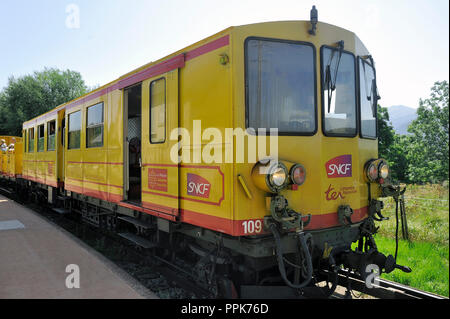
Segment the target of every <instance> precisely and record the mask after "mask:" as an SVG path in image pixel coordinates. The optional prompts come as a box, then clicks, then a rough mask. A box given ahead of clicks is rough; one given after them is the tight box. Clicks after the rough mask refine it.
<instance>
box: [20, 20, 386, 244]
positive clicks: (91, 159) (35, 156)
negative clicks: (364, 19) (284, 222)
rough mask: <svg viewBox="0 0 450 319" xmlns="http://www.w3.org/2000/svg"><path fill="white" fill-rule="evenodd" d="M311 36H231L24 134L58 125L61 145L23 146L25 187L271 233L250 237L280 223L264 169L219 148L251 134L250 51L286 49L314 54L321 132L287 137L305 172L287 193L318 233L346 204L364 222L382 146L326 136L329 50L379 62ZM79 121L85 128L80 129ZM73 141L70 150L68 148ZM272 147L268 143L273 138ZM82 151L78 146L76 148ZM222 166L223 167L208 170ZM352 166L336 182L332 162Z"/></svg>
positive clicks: (292, 25) (344, 36)
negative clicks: (256, 174)
mask: <svg viewBox="0 0 450 319" xmlns="http://www.w3.org/2000/svg"><path fill="white" fill-rule="evenodd" d="M309 27H310V24H309V22H303V21H288V22H272V23H260V24H254V25H246V26H239V27H232V28H229V29H226V30H224V31H222V32H220V33H218V34H216V35H213V36H211V37H209V38H207V39H204V40H202V41H200V42H198V43H196V44H193V45H191V46H189V47H187V48H185V49H183V50H180V51H178V52H175V53H173V54H172V55H170V56H168V57H165V58H163V59H161V60H158V61H156V62H153V63H150V64H147V65H145V66H143V67H141V68H139V69H137V70H134V71H132V72H130V73H128V74H126V75H124V76H122V77H121V78H119V79H117V80H115V81H113V82H111V83H109V84H107V85H105V86H103V87H100V88H98V89H97V90H95V91H93V92H91V93H89V94H88V95H85V96H83V97H80V98H78V99H76V100H74V101H71V102H68V103H66V104H64V105H62V106H59V107H58V108H57V109H56V110H54V111H52V112H50V113H47V114H44V115H43V116H41V117H38V118H37V119H34V120H31V121H29V122H26V123H24V132H25V135H24V137H25V138H28V132H29V130H30V129H31V128H34V130H35V133H36V132H37V131H38V130H39V125H42V124H43V123H44V124H45V123H47V122H48V121H50V120H52V119H56V121H57V135H56V140H57V141H59V142H60V143H56V144H57V149H56V150H55V151H54V152H47V151H43V152H37V151H36V149H37V147H38V141H37V138H34V140H33V143H34V146H33V147H34V151H33V152H29V151H28V150H29V148H28V146H27V145H28V143H26V144H24V145H25V149H26V152H25V153H24V161H23V163H24V164H23V170H24V173H23V174H24V176H27V178H28V179H30V180H33V181H37V182H41V183H43V184H46V185H51V186H54V185H57V182H58V181H60V182H64V187H65V189H66V190H69V191H71V192H75V193H80V194H85V195H88V196H91V197H96V198H100V199H102V200H106V201H110V202H114V203H118V204H119V205H123V206H126V207H130V208H133V209H136V210H140V211H143V212H146V213H149V214H153V215H157V216H159V217H164V218H167V219H171V220H178V221H181V222H185V223H191V224H194V225H198V226H202V227H205V228H209V229H213V230H216V231H219V232H224V233H228V234H232V235H236V236H241V235H257V234H259V233H262V232H264V230H263V228H262V227H258V228H257V229H256V228H255V229H253V230H249V229H248V227H246V226H245V223H246V222H248V221H251V220H253V221H254V220H260V221H263V220H264V217H266V216H268V215H270V210H268V207H267V200H266V199H267V197H268V196H269V194H268V193H267V192H265V191H264V190H261V189H260V188H258V187H257V185H256V184H255V183H254V182H253V180H252V176H251V172H252V169H253V167H254V166H255V163H254V162H250V163H249V162H247V161H244V162H243V163H238V162H237V161H235V160H233V161H231V162H229V161H228V162H227V161H225V160H224V159H225V154H227V153H229V152H231V153H232V154H236V153H237V152H238V149H237V146H236V144H237V143H236V139H233V141H234V143H228V142H226V141H225V142H224V140H223V139H220V140H219V139H217V141H215V140H214V139H215V137H217V136H219V137H220V136H221V137H226V136H227V129H243V130H245V129H246V74H245V68H246V67H245V63H246V62H245V57H246V52H245V43H246V40H247V39H249V38H258V39H281V40H283V41H293V42H302V43H308V45H309V46H311V47H312V48H313V50H314V59H315V60H314V64H315V65H314V72H315V75H314V77H315V83H314V86H315V97H314V99H315V105H316V106H315V107H316V114H315V119H316V130H315V132H314V133H313V134H310V135H309V136H298V135H294V136H282V135H280V136H279V137H278V157H279V159H280V160H282V161H286V163H301V164H302V165H303V166H304V167H305V169H306V171H307V178H306V181H305V183H304V184H303V185H301V186H299V187H298V188H297V189H285V190H283V191H281V192H280V194H281V195H283V196H284V197H285V198H286V199H287V200H288V201H289V206H290V207H291V208H292V209H294V210H295V211H298V212H301V213H302V214H311V215H312V219H311V223H310V225H309V226H308V227H309V229H321V228H328V227H334V226H338V225H339V224H338V220H337V213H336V212H337V209H338V207H339V206H341V205H349V206H350V207H352V209H353V210H354V212H355V214H354V216H355V220H354V221H355V222H358V221H360V220H362V219H364V218H365V217H366V216H367V207H368V201H369V193H368V192H369V189H368V184H367V182H366V181H365V177H364V165H365V164H366V163H367V161H369V160H370V159H374V158H377V156H378V150H377V139H376V138H374V139H365V138H361V137H360V135H359V134H356V136H354V137H331V136H326V135H325V134H324V130H323V123H322V117H323V116H322V110H323V107H322V103H323V102H322V94H321V90H322V80H321V67H320V66H321V54H320V50H321V48H322V46H324V45H326V46H331V45H333V44H334V43H336V42H338V41H341V40H343V41H344V42H345V50H346V51H347V52H351V53H352V54H354V55H355V56H366V55H368V54H369V52H368V51H367V50H366V49H365V47H364V45H363V44H362V43H361V41H360V40H359V39H358V38H357V37H356V36H355V34H354V33H352V32H349V31H347V30H344V29H341V28H337V27H335V26H331V25H327V24H324V23H319V24H318V32H317V34H316V35H315V36H312V35H309V34H308V29H309ZM161 90H164V91H161ZM355 94H356V92H355ZM89 110H90V111H89ZM100 110H102V111H101V114H102V116H100ZM91 111H92V115H90V114H91V113H89V112H91ZM49 114H53V115H49ZM77 114H78V115H77ZM63 121H64V122H65V130H63V129H62V125H63V124H62V123H63ZM71 121H72V123H75V122H76V123H77V124H76V125H74V126H72V127H71V124H70V122H71ZM152 121H154V122H152ZM199 121H201V122H199ZM152 123H155V124H154V125H155V126H157V127H155V129H152V127H153V126H152V125H153V124H152ZM158 123H159V124H158ZM162 123H163V124H162ZM158 125H159V126H158ZM161 125H162V126H161ZM199 127H201V129H200V130H197V129H198V128H199ZM133 129H136V130H137V131H138V135H137V136H138V140H139V141H138V142H137V140H136V139H135V140H133V138H132V136H134V135H133V134H134V133H135V132H133V131H132V130H133ZM206 129H210V130H206ZM45 131H46V133H45V134H47V128H46V129H45ZM100 131H101V134H100V133H99V132H100ZM198 131H200V132H201V133H200V134H197V132H198ZM63 132H64V141H65V145H64V146H63V145H62V141H61V138H58V136H60V134H63ZM180 133H184V134H185V135H183V134H181V135H180ZM89 134H91V135H89ZM180 136H181V137H180ZM202 136H203V139H202ZM134 137H136V136H134ZM185 137H186V138H185ZM153 139H155V141H153ZM263 139H264V140H265V142H266V145H269V144H270V138H269V137H266V138H263ZM26 141H27V142H28V139H26ZM100 141H101V142H100ZM179 141H180V144H179V146H177V143H178V142H179ZM72 142H73V143H74V146H75V147H69V145H68V144H69V143H72ZM78 143H79V144H78ZM88 143H91V144H92V145H93V146H92V145H91V146H89V145H88ZM258 144H259V142H258ZM130 145H131V148H130ZM247 146H248V145H246V147H247ZM46 149H47V135H45V150H46ZM131 149H132V150H133V151H130V150H131ZM245 149H247V148H245ZM174 150H175V151H174ZM212 152H214V154H213V153H212ZM173 153H175V154H178V156H179V157H180V158H181V161H180V162H179V163H178V162H174V161H173ZM205 154H206V159H205V156H204V155H205ZM211 154H212V155H211ZM218 154H219V155H221V156H219V155H218ZM171 155H172V156H171ZM208 155H209V157H208ZM216 155H217V157H218V158H220V159H221V160H220V161H214V160H209V159H211V158H213V159H214V158H215V157H214V156H216ZM248 155H249V154H248V153H247V151H246V152H245V156H244V158H245V159H247V156H248ZM342 156H344V157H345V159H346V160H347V163H348V164H349V165H351V174H350V175H346V176H344V177H343V176H338V177H330V172H329V171H328V167H329V165H331V164H330V163H334V161H338V160H339V159H340V158H341V157H342ZM175 157H176V156H175ZM138 159H139V160H138ZM256 159H257V160H260V159H262V158H260V157H258V158H256ZM51 163H55V166H54V167H53V166H52V167H51V165H50V164H51ZM52 165H53V164H52ZM239 177H240V178H239ZM371 191H372V194H371V197H372V198H376V197H377V196H379V187H376V186H374V187H372V189H371Z"/></svg>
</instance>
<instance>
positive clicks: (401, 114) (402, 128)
mask: <svg viewBox="0 0 450 319" xmlns="http://www.w3.org/2000/svg"><path fill="white" fill-rule="evenodd" d="M388 112H389V120H390V121H391V123H392V126H393V127H394V130H395V132H396V133H397V134H401V135H405V134H409V133H408V126H409V124H411V122H412V121H413V120H415V119H416V117H417V114H416V109H415V108H412V107H408V106H404V105H393V106H390V107H388Z"/></svg>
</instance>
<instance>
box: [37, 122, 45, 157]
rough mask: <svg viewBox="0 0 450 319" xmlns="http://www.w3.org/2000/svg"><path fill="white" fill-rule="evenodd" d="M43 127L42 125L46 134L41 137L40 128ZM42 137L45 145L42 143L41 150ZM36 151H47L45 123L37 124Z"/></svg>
mask: <svg viewBox="0 0 450 319" xmlns="http://www.w3.org/2000/svg"><path fill="white" fill-rule="evenodd" d="M41 127H42V131H43V132H44V136H42V137H39V135H40V134H39V133H40V128H41ZM41 139H43V141H44V145H42V150H39V142H40V140H41ZM36 151H37V152H38V153H42V152H45V123H42V124H39V125H38V126H37V146H36Z"/></svg>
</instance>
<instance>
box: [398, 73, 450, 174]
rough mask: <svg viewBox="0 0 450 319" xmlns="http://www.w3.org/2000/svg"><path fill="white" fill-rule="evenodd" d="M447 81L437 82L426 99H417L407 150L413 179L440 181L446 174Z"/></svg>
mask: <svg viewBox="0 0 450 319" xmlns="http://www.w3.org/2000/svg"><path fill="white" fill-rule="evenodd" d="M448 102H449V97H448V82H447V81H443V82H436V83H434V86H433V87H432V88H431V94H430V97H429V98H428V99H425V100H422V99H420V101H419V108H418V109H417V119H416V120H414V121H413V122H412V123H411V125H410V126H409V128H408V132H410V133H412V137H411V141H410V144H409V149H408V155H407V156H408V162H409V165H408V174H409V178H410V179H411V180H412V181H413V182H419V183H426V182H432V183H435V182H442V181H444V180H448V177H449V147H448V144H449V131H448V128H449V127H448V126H449V123H448V121H449V120H448V117H449V111H448V107H449V103H448Z"/></svg>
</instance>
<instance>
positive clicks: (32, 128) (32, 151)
mask: <svg viewBox="0 0 450 319" xmlns="http://www.w3.org/2000/svg"><path fill="white" fill-rule="evenodd" d="M34 129H35V127H34V126H33V127H30V128H29V129H28V134H27V137H28V152H27V153H34V144H35V143H34V141H35V140H36V135H35V131H34ZM31 130H33V139H32V140H33V142H31V141H30V131H31ZM30 142H31V143H30ZM30 145H31V146H32V147H33V149H32V150H30Z"/></svg>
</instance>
